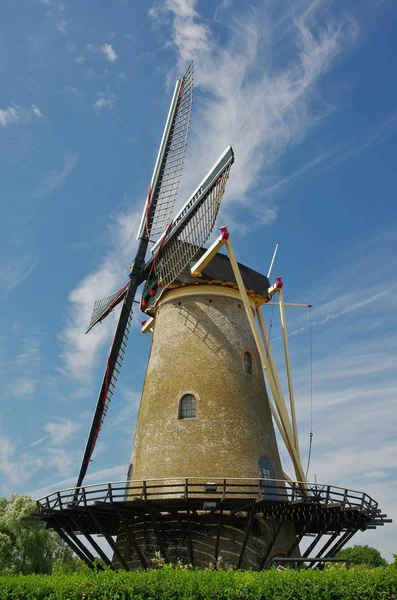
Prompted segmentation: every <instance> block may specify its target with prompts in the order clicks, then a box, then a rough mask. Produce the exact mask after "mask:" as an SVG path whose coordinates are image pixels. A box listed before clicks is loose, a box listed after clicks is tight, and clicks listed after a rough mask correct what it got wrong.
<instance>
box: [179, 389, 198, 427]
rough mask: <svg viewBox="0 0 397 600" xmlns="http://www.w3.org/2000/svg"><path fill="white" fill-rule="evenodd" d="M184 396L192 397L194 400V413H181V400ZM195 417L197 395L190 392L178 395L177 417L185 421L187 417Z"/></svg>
mask: <svg viewBox="0 0 397 600" xmlns="http://www.w3.org/2000/svg"><path fill="white" fill-rule="evenodd" d="M185 398H193V400H194V415H187V416H183V414H182V411H183V401H184V400H185ZM196 418H197V397H196V395H195V394H193V393H192V392H186V393H184V394H183V395H182V396H181V397H180V399H179V402H178V419H180V420H181V421H186V420H189V419H196Z"/></svg>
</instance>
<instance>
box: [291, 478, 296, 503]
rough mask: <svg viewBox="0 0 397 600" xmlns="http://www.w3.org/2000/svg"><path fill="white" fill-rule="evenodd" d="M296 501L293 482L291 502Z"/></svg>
mask: <svg viewBox="0 0 397 600" xmlns="http://www.w3.org/2000/svg"><path fill="white" fill-rule="evenodd" d="M294 500H295V481H293V482H292V486H291V502H293V501H294Z"/></svg>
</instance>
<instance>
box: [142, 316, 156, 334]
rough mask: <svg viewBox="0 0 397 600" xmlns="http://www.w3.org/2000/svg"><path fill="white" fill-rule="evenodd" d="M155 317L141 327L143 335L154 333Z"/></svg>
mask: <svg viewBox="0 0 397 600" xmlns="http://www.w3.org/2000/svg"><path fill="white" fill-rule="evenodd" d="M153 327H154V317H150V319H148V320H147V321H146V322H145V324H144V325H142V327H141V333H153Z"/></svg>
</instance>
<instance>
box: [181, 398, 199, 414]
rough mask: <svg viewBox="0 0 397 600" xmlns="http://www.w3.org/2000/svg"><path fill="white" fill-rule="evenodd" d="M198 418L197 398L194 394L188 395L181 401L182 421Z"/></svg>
mask: <svg viewBox="0 0 397 600" xmlns="http://www.w3.org/2000/svg"><path fill="white" fill-rule="evenodd" d="M195 416H196V398H195V397H194V396H193V395H192V394H186V396H183V398H182V399H181V404H180V408H179V418H180V419H193V418H194V417H195Z"/></svg>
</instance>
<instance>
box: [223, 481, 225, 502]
mask: <svg viewBox="0 0 397 600" xmlns="http://www.w3.org/2000/svg"><path fill="white" fill-rule="evenodd" d="M223 498H226V479H224V480H223Z"/></svg>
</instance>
